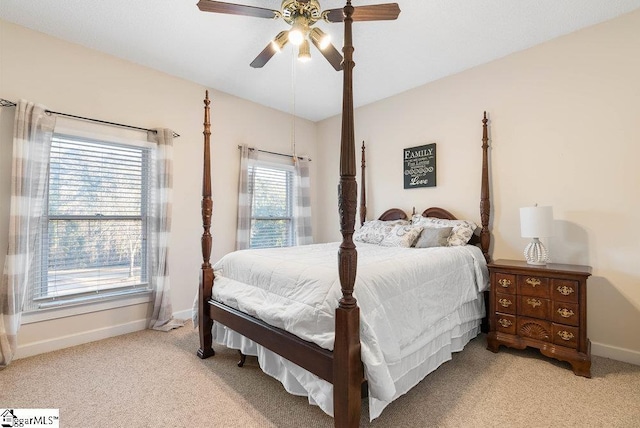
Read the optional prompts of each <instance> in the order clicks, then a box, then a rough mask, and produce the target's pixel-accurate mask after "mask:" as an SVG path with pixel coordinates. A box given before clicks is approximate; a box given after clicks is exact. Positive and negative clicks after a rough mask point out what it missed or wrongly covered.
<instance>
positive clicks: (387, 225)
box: [353, 220, 409, 244]
mask: <svg viewBox="0 0 640 428" xmlns="http://www.w3.org/2000/svg"><path fill="white" fill-rule="evenodd" d="M407 224H409V222H408V221H407V220H392V221H382V220H371V221H365V222H364V224H363V225H362V226H360V229H358V230H356V231H355V232H354V233H353V240H354V241H360V242H365V243H368V244H380V242H382V240H383V239H384V237H385V236H387V235H388V234H389V233H390V232H391V229H393V226H396V225H407Z"/></svg>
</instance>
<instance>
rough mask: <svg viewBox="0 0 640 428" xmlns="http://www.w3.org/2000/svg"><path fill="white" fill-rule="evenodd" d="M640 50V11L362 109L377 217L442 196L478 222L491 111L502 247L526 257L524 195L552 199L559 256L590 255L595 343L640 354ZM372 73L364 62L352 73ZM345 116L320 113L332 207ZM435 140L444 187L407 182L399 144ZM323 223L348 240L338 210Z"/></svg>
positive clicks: (496, 232) (361, 131)
mask: <svg viewBox="0 0 640 428" xmlns="http://www.w3.org/2000/svg"><path fill="white" fill-rule="evenodd" d="M354 42H355V43H354V44H355V45H356V48H357V43H358V41H357V39H356V40H355V41H354ZM638 52H640V11H636V12H634V13H632V14H629V15H625V16H623V17H620V18H618V19H615V20H613V21H609V22H606V23H604V24H601V25H598V26H594V27H591V28H587V29H585V30H582V31H579V32H577V33H574V34H570V35H567V36H565V37H561V38H559V39H556V40H553V41H551V42H548V43H545V44H543V45H540V46H537V47H534V48H531V49H529V50H526V51H523V52H520V53H516V54H513V55H510V56H508V57H505V58H502V59H500V60H497V61H493V62H491V63H488V64H486V65H483V66H479V67H476V68H474V69H471V70H468V71H465V72H462V73H460V74H457V75H455V76H452V77H448V78H445V79H442V80H439V81H436V82H433V83H431V84H428V85H425V86H422V87H420V88H417V89H414V90H411V91H409V92H406V93H403V94H400V95H398V96H394V97H392V98H389V99H386V100H383V101H381V102H378V103H375V104H372V105H369V106H366V107H364V108H360V109H357V110H356V115H355V120H356V128H355V129H356V140H357V142H358V144H360V143H361V142H362V140H365V141H366V144H367V147H368V162H367V165H368V169H367V190H368V192H367V193H368V196H367V199H368V213H369V215H368V217H369V218H375V217H376V216H378V215H379V214H381V213H382V212H383V211H384V210H385V209H387V208H389V207H399V208H403V209H404V210H406V211H411V209H412V207H414V206H415V207H416V209H417V210H419V211H422V210H424V209H425V208H426V207H429V206H442V207H445V208H448V209H450V210H451V211H453V212H454V214H457V215H458V216H459V217H461V218H468V219H473V220H475V221H477V222H479V221H480V218H479V210H478V206H479V186H480V164H481V158H480V156H481V148H480V146H481V135H482V134H481V125H482V124H481V119H482V112H483V111H484V110H486V111H487V112H488V115H489V118H490V140H491V141H490V144H491V152H490V156H491V176H492V183H491V190H492V196H491V197H492V208H493V209H492V221H493V224H492V235H493V256H494V258H495V259H498V258H515V259H522V253H521V252H522V250H523V248H524V246H525V245H526V243H527V240H526V239H524V238H521V237H520V228H519V227H520V226H519V208H520V207H523V206H527V205H533V204H534V203H538V204H540V205H552V206H553V209H554V216H555V225H554V226H555V231H556V234H555V236H554V237H553V238H551V239H550V240H548V247H549V248H550V251H551V256H552V258H553V261H556V262H561V263H576V264H586V265H591V266H592V267H593V277H592V278H591V279H590V280H589V282H588V334H589V336H590V338H591V341H592V342H593V345H594V346H593V352H594V353H597V354H599V355H605V356H611V357H614V358H619V359H626V360H627V361H634V362H635V363H637V364H640V334H638V331H637V330H638V326H640V229H639V228H638V227H637V224H638V220H640V197H639V196H638V190H637V187H638V185H639V183H640V169H639V168H638V166H637V165H638V159H640V127H639V126H638V125H639V122H640V77H639V76H640V55H639V54H638ZM355 61H356V64H357V62H358V59H357V50H356V57H355ZM366 72H367V70H359V69H358V67H357V65H356V68H355V73H356V74H355V79H357V78H358V73H366ZM339 120H340V119H339V118H331V119H328V120H326V121H323V122H321V123H319V124H318V144H319V145H321V146H322V147H326V148H327V149H326V150H323V151H322V152H320V153H318V156H319V162H320V163H321V164H322V165H323V169H322V170H321V171H319V176H318V181H319V182H320V183H323V184H322V186H323V187H322V188H319V189H318V194H319V195H320V199H319V201H318V202H319V203H320V205H323V206H331V205H335V201H334V198H335V196H334V195H335V184H336V183H337V178H336V177H337V176H338V169H337V161H336V157H337V153H338V151H337V147H338V143H339V140H340V135H339V126H338V122H339ZM430 142H436V143H437V182H438V185H437V187H435V188H422V189H411V190H404V189H403V182H402V149H403V148H406V147H412V146H418V145H422V144H426V143H430ZM319 233H320V238H321V239H322V240H325V241H330V240H337V239H339V238H340V234H339V233H338V223H337V217H323V218H322V219H321V224H320V231H319Z"/></svg>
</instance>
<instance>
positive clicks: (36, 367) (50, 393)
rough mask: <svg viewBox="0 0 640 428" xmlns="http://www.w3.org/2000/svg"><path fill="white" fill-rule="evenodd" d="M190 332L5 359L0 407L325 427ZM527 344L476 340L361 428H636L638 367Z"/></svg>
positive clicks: (63, 419)
mask: <svg viewBox="0 0 640 428" xmlns="http://www.w3.org/2000/svg"><path fill="white" fill-rule="evenodd" d="M197 348H198V335H197V332H196V331H194V330H193V329H192V328H191V325H190V324H189V325H187V326H185V327H183V328H181V329H178V330H173V331H171V332H169V333H163V332H157V331H141V332H137V333H132V334H127V335H124V336H119V337H115V338H111V339H107V340H102V341H99V342H94V343H90V344H86V345H82V346H77V347H74V348H69V349H65V350H61V351H56V352H51V353H49V354H44V355H39V356H35V357H31V358H26V359H22V360H17V361H14V362H13V364H11V365H10V366H9V368H7V369H5V370H2V371H0V408H5V407H6V408H59V409H60V426H61V427H81V428H86V427H128V428H129V427H163V428H164V427H194V426H201V427H223V426H224V427H268V426H269V427H270V426H276V427H301V426H302V427H331V426H333V419H332V418H330V417H328V416H326V415H325V414H324V413H323V412H322V411H320V410H319V409H318V408H317V407H315V406H311V405H309V404H308V403H307V400H306V398H302V397H294V396H292V395H290V394H288V393H287V392H286V391H284V389H283V388H282V385H281V384H280V383H278V382H277V381H275V380H273V379H272V378H270V377H269V376H267V375H265V374H263V373H262V372H261V371H260V369H259V368H258V366H257V362H256V360H255V359H252V358H248V360H247V365H246V366H245V367H244V368H238V367H237V366H236V362H237V354H236V352H235V351H231V350H227V349H225V348H222V347H220V346H216V347H215V350H216V355H215V356H214V357H212V358H209V359H207V360H200V359H198V358H197V357H196V356H195V352H196V349H197ZM568 367H569V366H568V365H567V364H565V363H561V362H557V361H555V360H550V359H547V358H545V357H542V356H540V355H539V354H538V353H537V351H536V350H525V351H515V350H506V349H505V348H501V351H500V352H499V353H498V354H493V353H491V352H489V351H487V350H486V349H485V337H484V336H479V337H478V338H476V339H474V340H473V341H472V342H471V343H469V345H467V347H466V348H465V350H464V351H463V352H461V353H458V354H455V356H454V358H453V360H452V361H449V362H448V363H445V364H444V365H443V366H441V367H440V368H439V369H438V370H436V371H435V372H434V373H432V374H430V375H429V376H428V377H427V378H426V379H425V380H423V381H422V382H421V383H420V384H418V385H417V386H416V387H415V388H413V389H412V390H411V391H410V392H409V393H408V394H407V395H405V396H403V397H401V398H399V399H398V400H396V401H395V402H394V403H392V404H391V405H390V406H389V407H387V408H386V409H385V411H384V412H383V413H382V416H381V417H380V418H378V419H376V420H375V421H374V422H372V423H369V422H368V416H366V415H365V416H363V418H362V422H361V425H362V426H372V427H494V426H508V427H515V426H518V427H545V426H548V427H551V426H564V427H567V426H576V427H640V366H634V365H631V364H625V363H621V362H617V361H613V360H609V359H605V358H599V357H594V358H593V364H592V374H593V378H592V379H585V378H582V377H578V376H574V375H573V373H572V372H571V370H570V369H568ZM364 404H365V406H364V411H365V412H366V402H364Z"/></svg>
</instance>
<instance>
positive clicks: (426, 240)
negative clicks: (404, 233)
mask: <svg viewBox="0 0 640 428" xmlns="http://www.w3.org/2000/svg"><path fill="white" fill-rule="evenodd" d="M452 230H453V227H425V228H424V229H422V233H421V234H420V237H419V238H418V240H417V241H416V245H415V247H416V248H430V247H446V246H447V245H448V240H449V235H450V234H451V231H452Z"/></svg>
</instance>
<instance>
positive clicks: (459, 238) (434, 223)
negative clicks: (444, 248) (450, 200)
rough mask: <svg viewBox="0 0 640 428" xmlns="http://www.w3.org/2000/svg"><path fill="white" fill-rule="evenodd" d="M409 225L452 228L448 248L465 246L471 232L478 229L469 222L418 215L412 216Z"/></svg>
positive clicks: (471, 234)
mask: <svg viewBox="0 0 640 428" xmlns="http://www.w3.org/2000/svg"><path fill="white" fill-rule="evenodd" d="M411 224H414V225H417V226H422V227H452V228H453V229H452V230H451V234H450V235H449V238H448V240H447V242H448V245H449V246H450V247H455V246H458V245H467V242H469V240H470V239H471V237H472V236H473V232H475V230H476V229H477V228H478V225H476V224H475V223H474V222H472V221H469V220H445V219H441V218H435V217H422V216H421V215H420V214H414V215H413V217H412V218H411Z"/></svg>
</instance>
